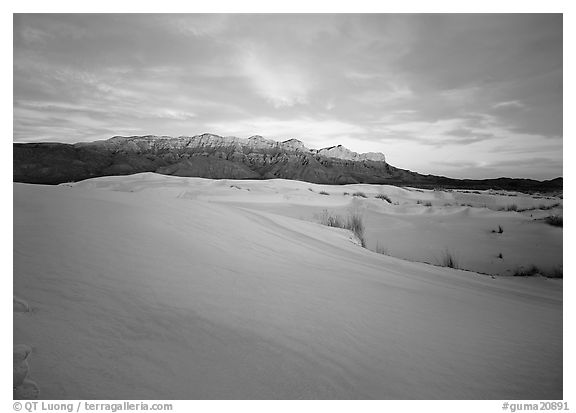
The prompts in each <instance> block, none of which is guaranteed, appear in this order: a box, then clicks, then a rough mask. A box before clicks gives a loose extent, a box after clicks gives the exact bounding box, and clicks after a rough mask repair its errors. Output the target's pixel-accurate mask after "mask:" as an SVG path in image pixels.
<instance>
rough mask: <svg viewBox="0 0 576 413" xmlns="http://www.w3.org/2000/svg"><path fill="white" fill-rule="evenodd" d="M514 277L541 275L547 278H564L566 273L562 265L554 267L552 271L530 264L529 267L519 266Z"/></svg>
mask: <svg viewBox="0 0 576 413" xmlns="http://www.w3.org/2000/svg"><path fill="white" fill-rule="evenodd" d="M512 275H513V276H514V277H533V276H536V275H540V276H542V277H546V278H563V277H564V274H563V271H562V267H561V266H559V267H554V268H553V269H552V270H551V271H544V270H542V269H541V268H538V267H537V266H535V265H530V266H529V267H526V268H524V267H519V268H517V269H516V270H515V271H514V273H513V274H512Z"/></svg>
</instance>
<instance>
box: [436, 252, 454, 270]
mask: <svg viewBox="0 0 576 413" xmlns="http://www.w3.org/2000/svg"><path fill="white" fill-rule="evenodd" d="M439 265H440V266H441V267H448V268H455V269H458V262H457V261H456V258H455V257H454V255H453V254H452V253H451V252H450V251H448V250H446V251H444V255H443V256H442V257H441V258H440V264H439Z"/></svg>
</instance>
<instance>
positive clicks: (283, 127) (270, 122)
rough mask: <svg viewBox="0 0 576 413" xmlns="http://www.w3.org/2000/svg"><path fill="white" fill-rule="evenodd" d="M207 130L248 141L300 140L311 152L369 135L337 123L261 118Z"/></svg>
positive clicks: (216, 123) (212, 124) (359, 129)
mask: <svg viewBox="0 0 576 413" xmlns="http://www.w3.org/2000/svg"><path fill="white" fill-rule="evenodd" d="M207 127H208V128H209V129H210V130H214V131H215V133H219V134H224V135H235V136H239V137H248V136H252V135H262V136H265V137H267V138H270V139H274V140H285V139H291V138H296V139H299V140H302V141H303V142H304V144H305V145H308V146H309V147H310V148H314V147H324V146H331V145H333V144H334V142H338V143H341V144H343V142H344V141H345V140H349V139H351V138H354V139H357V137H358V135H362V134H365V133H366V129H365V128H363V127H362V126H359V125H355V124H351V123H347V122H343V121H340V120H336V119H324V120H317V119H314V118H311V117H300V118H295V119H287V120H283V119H278V118H272V117H258V118H252V119H243V120H240V121H234V122H214V123H209V124H208V125H207Z"/></svg>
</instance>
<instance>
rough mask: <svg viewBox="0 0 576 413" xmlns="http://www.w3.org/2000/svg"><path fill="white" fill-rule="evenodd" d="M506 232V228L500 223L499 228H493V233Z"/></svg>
mask: <svg viewBox="0 0 576 413" xmlns="http://www.w3.org/2000/svg"><path fill="white" fill-rule="evenodd" d="M503 232H504V228H502V225H498V230H494V229H493V230H492V233H494V234H502V233H503Z"/></svg>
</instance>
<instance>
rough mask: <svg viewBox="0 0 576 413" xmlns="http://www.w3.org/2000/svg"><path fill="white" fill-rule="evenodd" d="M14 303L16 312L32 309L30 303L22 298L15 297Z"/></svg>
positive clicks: (25, 311)
mask: <svg viewBox="0 0 576 413" xmlns="http://www.w3.org/2000/svg"><path fill="white" fill-rule="evenodd" d="M12 303H13V306H14V312H15V313H28V312H30V311H31V310H30V306H29V305H28V303H27V302H26V301H24V300H23V299H21V298H18V297H13V300H12Z"/></svg>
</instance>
